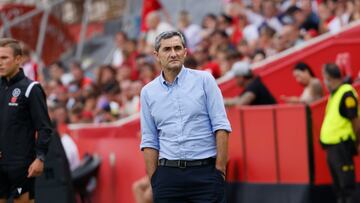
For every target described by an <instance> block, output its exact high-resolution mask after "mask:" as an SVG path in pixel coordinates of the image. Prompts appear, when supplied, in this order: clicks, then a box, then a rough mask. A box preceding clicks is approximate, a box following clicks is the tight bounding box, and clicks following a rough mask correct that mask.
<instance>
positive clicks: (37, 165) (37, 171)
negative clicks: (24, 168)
mask: <svg viewBox="0 0 360 203" xmlns="http://www.w3.org/2000/svg"><path fill="white" fill-rule="evenodd" d="M43 170H44V162H43V161H41V160H40V159H35V161H33V162H32V163H31V165H30V167H29V169H28V176H27V177H28V178H31V177H36V176H40V175H41V174H42V172H43Z"/></svg>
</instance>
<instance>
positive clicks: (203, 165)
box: [140, 31, 231, 203]
mask: <svg viewBox="0 0 360 203" xmlns="http://www.w3.org/2000/svg"><path fill="white" fill-rule="evenodd" d="M154 54H155V56H156V58H157V61H158V62H159V64H160V65H161V67H162V72H161V74H160V76H158V77H157V78H155V79H154V80H153V81H151V82H150V83H149V84H147V85H146V86H145V87H144V88H143V89H142V91H141V132H142V140H141V146H140V147H141V150H143V152H144V158H145V163H146V169H147V174H148V176H149V177H150V178H151V185H152V189H153V195H154V201H155V202H159V203H161V202H189V201H190V202H225V184H224V182H225V172H226V162H227V146H228V135H229V132H231V127H230V124H229V121H228V119H227V116H226V111H225V107H224V103H223V99H222V95H221V92H220V89H219V87H218V86H217V84H216V81H215V79H214V78H213V77H212V76H211V75H210V74H209V73H208V72H204V71H198V70H192V69H188V68H186V67H184V66H183V63H184V59H185V57H186V54H187V51H186V48H185V40H184V37H183V35H182V34H181V33H180V32H176V31H169V32H163V33H161V34H160V35H159V36H157V38H156V41H155V51H154Z"/></svg>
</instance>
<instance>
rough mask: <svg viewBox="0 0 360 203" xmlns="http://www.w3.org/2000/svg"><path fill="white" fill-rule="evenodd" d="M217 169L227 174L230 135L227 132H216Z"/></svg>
mask: <svg viewBox="0 0 360 203" xmlns="http://www.w3.org/2000/svg"><path fill="white" fill-rule="evenodd" d="M215 136H216V148H217V155H216V168H217V169H219V170H221V171H222V172H223V173H224V174H225V172H226V163H227V155H228V139H229V138H228V137H229V133H228V132H227V131H225V130H218V131H216V135H215Z"/></svg>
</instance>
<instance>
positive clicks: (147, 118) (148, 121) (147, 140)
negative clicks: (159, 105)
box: [140, 88, 160, 150]
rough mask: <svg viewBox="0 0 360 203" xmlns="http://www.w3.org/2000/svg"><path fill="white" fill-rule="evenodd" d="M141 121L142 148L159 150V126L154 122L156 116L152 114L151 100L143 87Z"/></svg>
mask: <svg viewBox="0 0 360 203" xmlns="http://www.w3.org/2000/svg"><path fill="white" fill-rule="evenodd" d="M140 105H141V110H140V122H141V144H140V149H141V150H143V149H144V148H153V149H156V150H159V149H160V147H159V136H158V132H157V128H156V125H155V122H154V118H153V117H152V116H151V111H150V106H149V101H148V97H147V93H146V89H145V88H143V89H142V91H141V94H140Z"/></svg>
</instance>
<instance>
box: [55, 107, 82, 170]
mask: <svg viewBox="0 0 360 203" xmlns="http://www.w3.org/2000/svg"><path fill="white" fill-rule="evenodd" d="M52 120H53V122H54V123H55V126H57V130H58V134H59V135H60V139H61V144H62V145H63V148H64V151H65V155H66V158H67V160H68V163H69V167H70V170H71V171H73V170H74V169H76V168H77V167H79V166H80V157H79V150H78V147H77V145H76V144H75V142H74V140H73V139H72V138H71V136H70V134H69V133H70V131H69V129H68V128H67V125H68V124H69V118H68V112H67V109H66V108H65V106H57V107H55V108H54V110H53V117H52Z"/></svg>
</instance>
